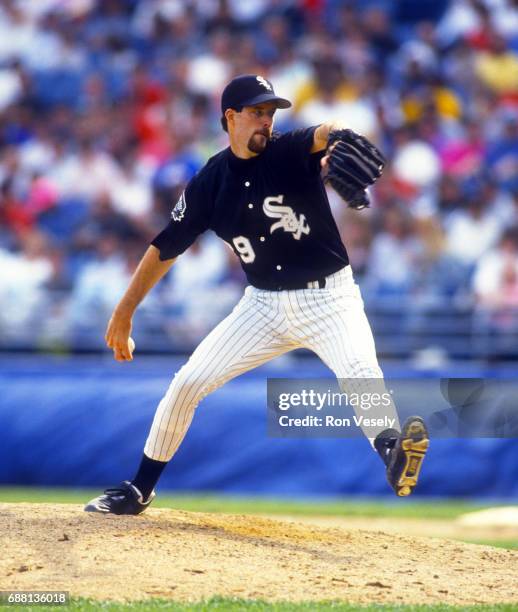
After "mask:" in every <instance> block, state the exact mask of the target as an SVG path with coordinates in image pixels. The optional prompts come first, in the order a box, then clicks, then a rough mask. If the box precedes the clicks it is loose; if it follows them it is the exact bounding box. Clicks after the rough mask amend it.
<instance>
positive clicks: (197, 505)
mask: <svg viewBox="0 0 518 612" xmlns="http://www.w3.org/2000/svg"><path fill="white" fill-rule="evenodd" d="M99 493H100V490H99V489H38V488H34V489H33V488H23V487H4V488H0V502H17V503H19V502H30V503H66V504H68V503H70V504H84V503H85V502H86V501H88V500H89V499H91V498H92V497H95V496H96V495H99ZM159 493H160V492H159ZM488 505H489V504H476V503H471V502H467V501H466V502H464V501H436V500H430V501H410V500H408V499H398V498H396V497H394V498H393V499H392V500H391V501H389V500H387V501H384V500H383V501H381V500H368V499H367V500H366V499H357V498H344V499H340V500H337V499H333V500H329V501H307V500H289V499H269V498H264V497H240V496H221V495H192V494H188V495H187V494H186V495H170V494H159V495H158V497H157V499H156V500H155V501H154V502H153V508H175V509H176V510H188V511H192V512H226V513H229V514H289V515H293V516H359V517H393V518H426V519H454V518H456V517H457V516H459V515H461V514H463V513H465V512H471V511H474V510H479V509H481V508H484V507H487V506H488Z"/></svg>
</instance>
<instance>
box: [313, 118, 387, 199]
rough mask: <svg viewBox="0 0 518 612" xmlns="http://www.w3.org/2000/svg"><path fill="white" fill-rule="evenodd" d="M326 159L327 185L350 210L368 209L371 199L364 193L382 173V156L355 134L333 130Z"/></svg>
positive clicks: (370, 144)
mask: <svg viewBox="0 0 518 612" xmlns="http://www.w3.org/2000/svg"><path fill="white" fill-rule="evenodd" d="M333 145H334V146H333ZM326 155H328V156H329V159H328V168H329V171H328V173H327V175H326V176H325V177H324V181H325V182H326V183H329V184H330V185H331V187H332V188H333V189H334V190H335V191H336V192H337V193H338V194H339V195H340V196H341V197H342V198H343V199H344V200H345V201H346V202H347V204H348V205H349V206H350V207H351V208H355V209H356V210H361V209H362V208H365V207H367V206H369V204H370V202H369V196H368V195H367V192H366V191H365V190H366V188H367V187H369V185H372V184H373V183H375V182H376V181H377V180H378V179H379V177H380V176H381V173H382V172H383V167H384V166H385V158H384V157H383V155H382V153H381V152H380V151H379V150H378V149H377V148H376V147H375V146H374V145H373V144H372V143H371V142H369V141H368V140H367V139H366V138H364V137H363V136H360V135H359V134H356V133H355V132H353V131H352V130H332V131H331V132H330V133H329V138H328V141H327V152H326Z"/></svg>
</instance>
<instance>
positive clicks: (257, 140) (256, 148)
mask: <svg viewBox="0 0 518 612" xmlns="http://www.w3.org/2000/svg"><path fill="white" fill-rule="evenodd" d="M267 144H268V138H267V137H266V136H263V134H254V135H253V136H252V138H250V140H249V141H248V148H249V149H250V151H252V153H262V152H263V151H264V150H265V149H266V145H267Z"/></svg>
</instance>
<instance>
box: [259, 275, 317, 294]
mask: <svg viewBox="0 0 518 612" xmlns="http://www.w3.org/2000/svg"><path fill="white" fill-rule="evenodd" d="M253 286H254V287H255V288H256V289H261V290H262V291H297V290H299V289H324V288H325V286H326V277H325V276H322V277H321V278H315V279H313V280H311V281H307V282H301V281H299V282H293V283H283V284H282V285H275V284H274V283H262V282H261V283H254V284H253Z"/></svg>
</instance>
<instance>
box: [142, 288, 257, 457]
mask: <svg viewBox="0 0 518 612" xmlns="http://www.w3.org/2000/svg"><path fill="white" fill-rule="evenodd" d="M246 301H248V300H246ZM246 301H245V300H244V301H243V302H242V303H240V305H239V306H238V308H237V309H236V310H235V311H234V312H233V313H232V314H231V315H229V317H227V318H226V319H224V320H223V321H222V323H220V325H218V326H217V327H216V328H215V329H214V330H213V331H212V332H211V333H210V334H209V335H208V336H207V337H206V338H205V340H203V342H202V343H201V344H200V345H199V346H198V348H197V349H196V351H195V352H194V353H193V355H192V356H191V358H190V359H189V361H188V362H187V364H186V365H184V366H183V368H182V369H181V370H180V372H178V374H177V376H178V377H181V376H185V373H186V371H188V368H189V367H191V368H194V369H193V371H192V372H191V373H190V377H189V378H190V379H191V380H192V382H191V385H190V386H186V387H185V388H181V389H180V391H179V392H178V395H177V397H176V398H175V402H174V404H175V405H174V408H175V409H174V410H172V411H171V412H169V418H168V422H167V425H166V427H165V429H163V431H164V434H163V440H162V444H161V446H160V454H161V453H162V451H163V446H164V442H165V432H167V431H169V430H170V428H171V419H172V417H173V416H175V417H176V418H175V423H174V426H173V431H175V430H176V428H177V426H178V420H179V418H180V415H181V414H182V411H183V406H184V404H185V401H186V399H187V398H188V397H189V396H190V392H191V391H192V385H193V384H195V383H196V380H197V378H198V376H199V375H198V370H199V368H201V367H202V366H203V365H205V363H211V359H212V351H213V350H214V349H217V347H218V345H220V344H221V343H226V342H227V343H228V342H229V338H228V333H229V332H230V337H232V336H233V335H235V334H236V333H237V332H239V330H240V329H241V328H242V327H243V325H246V323H248V322H249V321H250V320H252V319H254V313H253V311H252V313H250V311H249V310H246V309H245V310H242V305H243V303H246ZM240 310H241V311H242V312H238V311H240ZM233 315H237V318H236V319H235V320H232V316H233ZM243 319H245V321H244V322H242V320H243ZM221 328H224V331H223V334H222V335H219V336H218V329H221ZM211 343H212V344H211ZM207 345H209V347H207ZM198 358H200V363H199V364H197V363H196V361H197V359H198ZM175 378H176V377H175ZM175 383H176V384H177V383H178V380H175V381H173V384H175ZM168 394H169V391H168ZM168 394H166V398H167V395H168ZM166 398H164V400H165V399H166ZM166 401H167V400H166ZM168 403H169V402H168ZM166 413H167V411H166V410H164V415H165V414H166ZM158 429H159V431H160V430H161V429H162V422H160V424H159V427H158ZM156 443H158V437H157V440H156ZM156 443H155V444H156ZM153 450H154V451H156V446H155V447H154V449H153Z"/></svg>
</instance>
